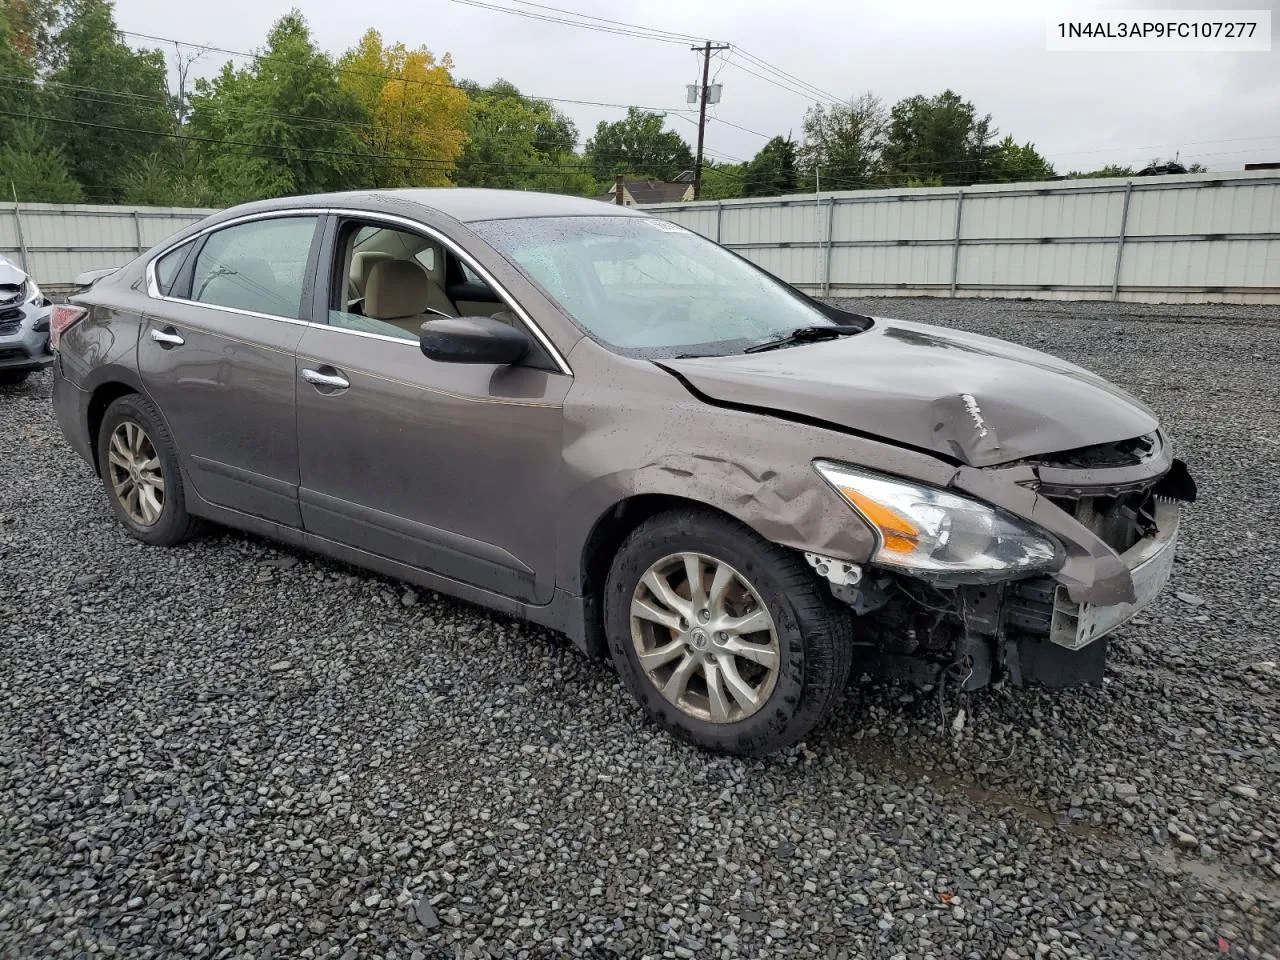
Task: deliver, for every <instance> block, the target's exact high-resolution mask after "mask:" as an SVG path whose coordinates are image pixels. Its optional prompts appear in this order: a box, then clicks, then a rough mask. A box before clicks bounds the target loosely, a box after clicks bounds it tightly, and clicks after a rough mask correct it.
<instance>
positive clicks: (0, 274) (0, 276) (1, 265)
mask: <svg viewBox="0 0 1280 960" xmlns="http://www.w3.org/2000/svg"><path fill="white" fill-rule="evenodd" d="M26 279H27V275H26V274H25V273H23V272H22V270H21V269H19V268H18V266H17V265H16V264H13V263H10V262H9V261H8V260H6V259H5V258H4V257H0V287H9V286H12V287H20V286H22V281H24V280H26Z"/></svg>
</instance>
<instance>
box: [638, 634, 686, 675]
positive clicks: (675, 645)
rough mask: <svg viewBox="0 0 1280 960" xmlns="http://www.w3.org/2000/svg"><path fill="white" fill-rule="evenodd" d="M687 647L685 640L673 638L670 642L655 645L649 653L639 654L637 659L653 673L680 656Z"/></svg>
mask: <svg viewBox="0 0 1280 960" xmlns="http://www.w3.org/2000/svg"><path fill="white" fill-rule="evenodd" d="M686 649H687V647H686V646H685V642H684V641H683V640H672V641H671V642H670V643H664V644H663V645H662V646H660V647H655V648H654V649H652V650H650V651H649V652H648V653H641V654H639V655H638V657H637V659H639V661H640V666H642V667H644V669H645V670H646V671H647V672H649V673H652V672H653V671H654V670H657V669H658V668H659V667H661V666H665V665H666V664H668V663H670V662H671V661H672V660H674V659H675V658H676V657H678V656H680V655H681V654H682V653H684V652H685V650H686Z"/></svg>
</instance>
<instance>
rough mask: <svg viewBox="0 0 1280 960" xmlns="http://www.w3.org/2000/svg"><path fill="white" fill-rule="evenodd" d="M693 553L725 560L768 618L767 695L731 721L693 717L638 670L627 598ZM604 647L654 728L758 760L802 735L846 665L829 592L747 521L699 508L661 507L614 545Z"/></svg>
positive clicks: (833, 697)
mask: <svg viewBox="0 0 1280 960" xmlns="http://www.w3.org/2000/svg"><path fill="white" fill-rule="evenodd" d="M685 551H692V552H697V553H701V554H704V555H706V556H709V557H713V558H715V559H716V560H719V561H722V562H724V563H727V564H728V565H729V566H731V567H732V568H733V569H734V570H735V571H737V572H738V573H739V574H741V576H742V577H743V578H744V579H745V580H746V581H747V582H748V583H749V584H750V586H751V587H752V588H754V590H755V591H756V593H757V594H758V595H759V597H760V599H761V600H762V601H763V603H764V605H765V607H766V608H767V609H768V611H769V613H770V614H771V615H772V617H773V620H774V625H775V629H776V633H777V637H778V644H779V648H780V660H779V665H778V669H779V673H778V676H777V679H776V681H775V685H774V687H773V690H772V692H771V693H770V695H769V696H768V698H767V699H766V700H765V702H764V704H763V705H762V706H761V707H760V708H759V709H758V710H757V711H756V712H755V713H752V714H750V715H749V716H746V717H744V718H742V719H740V720H737V721H736V722H721V723H714V722H711V721H710V720H704V719H700V718H698V717H695V716H692V715H690V714H689V713H687V712H686V711H685V710H682V709H681V708H680V707H678V706H676V705H675V704H674V703H672V702H671V701H670V700H668V699H667V698H666V697H664V696H663V695H662V693H661V691H660V690H659V689H658V687H657V685H656V684H655V683H654V681H653V680H651V679H650V677H649V676H648V674H647V673H646V672H645V671H644V669H643V668H642V667H641V665H640V662H639V660H638V654H637V652H636V649H635V644H634V643H633V642H632V634H631V613H630V611H631V601H632V598H633V596H634V594H635V590H636V588H637V585H638V584H639V582H640V579H641V578H642V577H643V576H644V575H645V573H646V571H648V570H649V568H650V567H651V566H652V565H653V564H655V563H658V562H659V561H660V560H662V559H663V558H664V557H668V556H670V555H671V554H676V553H681V552H685ZM604 621H605V632H606V635H607V638H608V644H609V653H610V655H611V656H612V658H613V662H614V664H615V665H616V666H617V669H618V673H619V674H620V675H621V677H622V679H623V682H624V683H625V684H626V685H627V687H628V689H629V690H630V691H631V693H632V694H633V695H634V696H635V698H636V699H637V700H638V701H640V704H641V705H642V706H643V707H644V709H645V711H646V713H648V715H649V716H650V718H651V719H653V720H654V721H655V722H656V723H657V724H658V725H659V726H661V727H662V728H664V729H665V730H667V731H669V732H671V733H673V734H675V735H676V736H677V737H679V738H681V739H683V740H687V741H688V742H690V743H692V744H694V745H696V746H698V747H701V748H703V749H705V750H709V751H712V752H716V753H731V754H739V755H744V756H762V755H764V754H768V753H772V752H773V751H776V750H779V749H781V748H783V747H787V746H790V745H792V744H795V743H798V742H799V741H801V740H803V739H804V737H805V736H806V735H807V734H808V733H809V732H810V731H811V730H812V729H813V728H814V727H815V726H816V725H817V724H818V723H820V722H821V721H822V720H823V718H824V717H825V716H826V715H827V714H828V712H830V710H831V709H832V707H833V706H834V705H835V703H836V702H837V701H838V700H839V698H840V696H841V694H842V693H843V691H844V689H845V685H846V682H847V681H848V677H849V670H850V667H851V665H852V662H853V624H852V619H851V617H850V614H849V611H848V610H847V609H846V608H844V607H843V606H841V605H839V604H838V603H836V601H835V599H834V598H833V597H832V596H831V594H830V592H829V588H828V587H827V585H826V584H825V583H823V582H822V580H821V579H820V578H819V577H818V576H817V575H816V574H815V573H814V572H813V570H812V569H811V568H810V567H809V566H808V565H807V564H805V563H804V561H803V559H802V558H801V557H799V556H798V555H797V554H796V553H794V552H793V551H791V550H787V549H785V548H783V547H779V546H777V545H776V544H773V543H770V542H769V541H767V540H765V539H764V538H762V537H760V536H759V535H758V534H756V533H755V532H754V531H752V530H751V529H749V528H748V527H746V526H744V525H742V524H740V523H737V522H735V521H733V520H731V519H728V518H726V517H724V516H722V515H719V514H716V513H713V512H711V511H709V510H702V509H697V508H692V509H686V510H675V511H671V512H667V513H661V514H658V515H656V516H654V517H651V518H650V519H649V520H646V521H645V522H644V523H642V524H641V525H640V526H639V527H637V528H636V529H635V530H634V531H633V532H632V533H631V535H630V536H629V537H627V539H626V540H625V541H624V542H623V544H622V546H621V547H620V548H619V550H618V553H617V555H616V556H615V557H614V560H613V566H612V568H611V569H610V571H609V576H608V579H607V581H606V583H605V597H604Z"/></svg>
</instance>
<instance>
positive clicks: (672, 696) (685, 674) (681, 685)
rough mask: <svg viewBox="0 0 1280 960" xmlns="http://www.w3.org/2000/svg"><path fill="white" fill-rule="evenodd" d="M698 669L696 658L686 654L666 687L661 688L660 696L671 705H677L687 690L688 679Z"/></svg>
mask: <svg viewBox="0 0 1280 960" xmlns="http://www.w3.org/2000/svg"><path fill="white" fill-rule="evenodd" d="M697 668H698V658H697V657H695V656H693V655H692V654H689V653H686V654H685V655H684V659H683V660H681V661H680V665H679V666H678V667H676V669H675V673H673V674H671V677H670V679H668V680H667V683H666V685H665V686H664V687H663V688H662V695H663V696H664V697H666V698H667V699H668V700H670V701H671V702H672V703H675V704H679V702H680V698H681V697H683V696H684V692H685V690H687V689H688V688H689V678H690V677H692V676H693V671H694V670H696V669H697Z"/></svg>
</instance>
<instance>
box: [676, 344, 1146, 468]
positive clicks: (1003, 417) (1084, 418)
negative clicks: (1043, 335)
mask: <svg viewBox="0 0 1280 960" xmlns="http://www.w3.org/2000/svg"><path fill="white" fill-rule="evenodd" d="M662 366H664V367H667V368H668V369H670V370H673V371H674V372H676V373H677V374H679V375H680V376H681V377H683V378H684V379H685V380H686V381H687V382H688V383H689V384H690V385H691V386H692V387H693V388H694V389H695V390H697V391H698V392H699V393H701V394H703V395H705V396H707V397H709V398H711V399H712V400H716V401H720V402H724V403H729V404H733V405H738V406H749V407H753V408H758V409H760V410H762V411H768V410H775V411H778V412H779V413H789V414H793V415H799V416H803V417H806V418H812V419H816V420H823V421H826V422H828V423H833V424H837V425H839V426H842V427H845V428H847V429H850V430H854V431H857V432H859V433H863V434H867V435H870V436H874V437H879V438H883V439H886V440H890V441H893V442H896V443H899V444H903V445H906V446H910V447H916V448H919V449H922V450H928V451H932V452H935V453H939V454H943V455H945V456H948V457H952V458H954V459H956V460H959V461H961V462H962V463H966V464H968V465H970V466H975V467H983V466H990V465H993V464H999V463H1006V462H1008V461H1011V460H1020V459H1023V458H1026V457H1034V456H1039V455H1044V454H1048V453H1055V452H1059V451H1064V450H1074V449H1076V448H1078V447H1087V446H1092V445H1093V444H1098V443H1108V442H1113V441H1117V440H1127V439H1130V438H1132V437H1139V436H1142V435H1144V434H1147V433H1150V432H1151V431H1153V430H1155V429H1156V426H1157V423H1158V421H1157V419H1156V416H1155V414H1154V413H1153V412H1152V411H1151V410H1150V409H1149V408H1148V407H1147V406H1146V405H1145V404H1143V403H1141V402H1140V401H1138V400H1136V399H1135V398H1134V397H1131V396H1130V395H1129V394H1127V393H1125V392H1124V391H1123V390H1120V389H1119V388H1118V387H1115V386H1112V385H1111V384H1110V383H1108V382H1107V381H1105V380H1103V379H1102V378H1101V377H1098V376H1096V375H1094V374H1092V373H1089V372H1088V371H1087V370H1085V369H1083V368H1081V367H1078V366H1076V365H1075V364H1072V363H1067V362H1066V361H1065V360H1059V359H1057V358H1055V357H1051V356H1048V355H1047V354H1043V353H1040V352H1039V351H1036V350H1029V349H1027V348H1025V347H1019V346H1017V345H1016V344H1012V343H1007V342H1005V341H1003V340H996V339H994V338H992V337H984V336H979V335H977V334H971V333H961V332H959V331H955V330H948V329H945V328H942V327H934V326H930V325H928V324H923V323H908V322H906V321H903V320H886V319H881V318H876V319H875V323H874V325H873V326H872V327H871V328H870V329H868V330H866V331H864V332H863V333H859V334H856V335H854V336H849V337H843V338H841V339H839V340H828V341H822V342H818V343H809V344H801V345H798V346H794V347H783V348H780V349H777V350H770V351H766V352H764V353H755V354H741V355H735V356H728V357H698V358H693V359H684V360H664V361H662Z"/></svg>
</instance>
